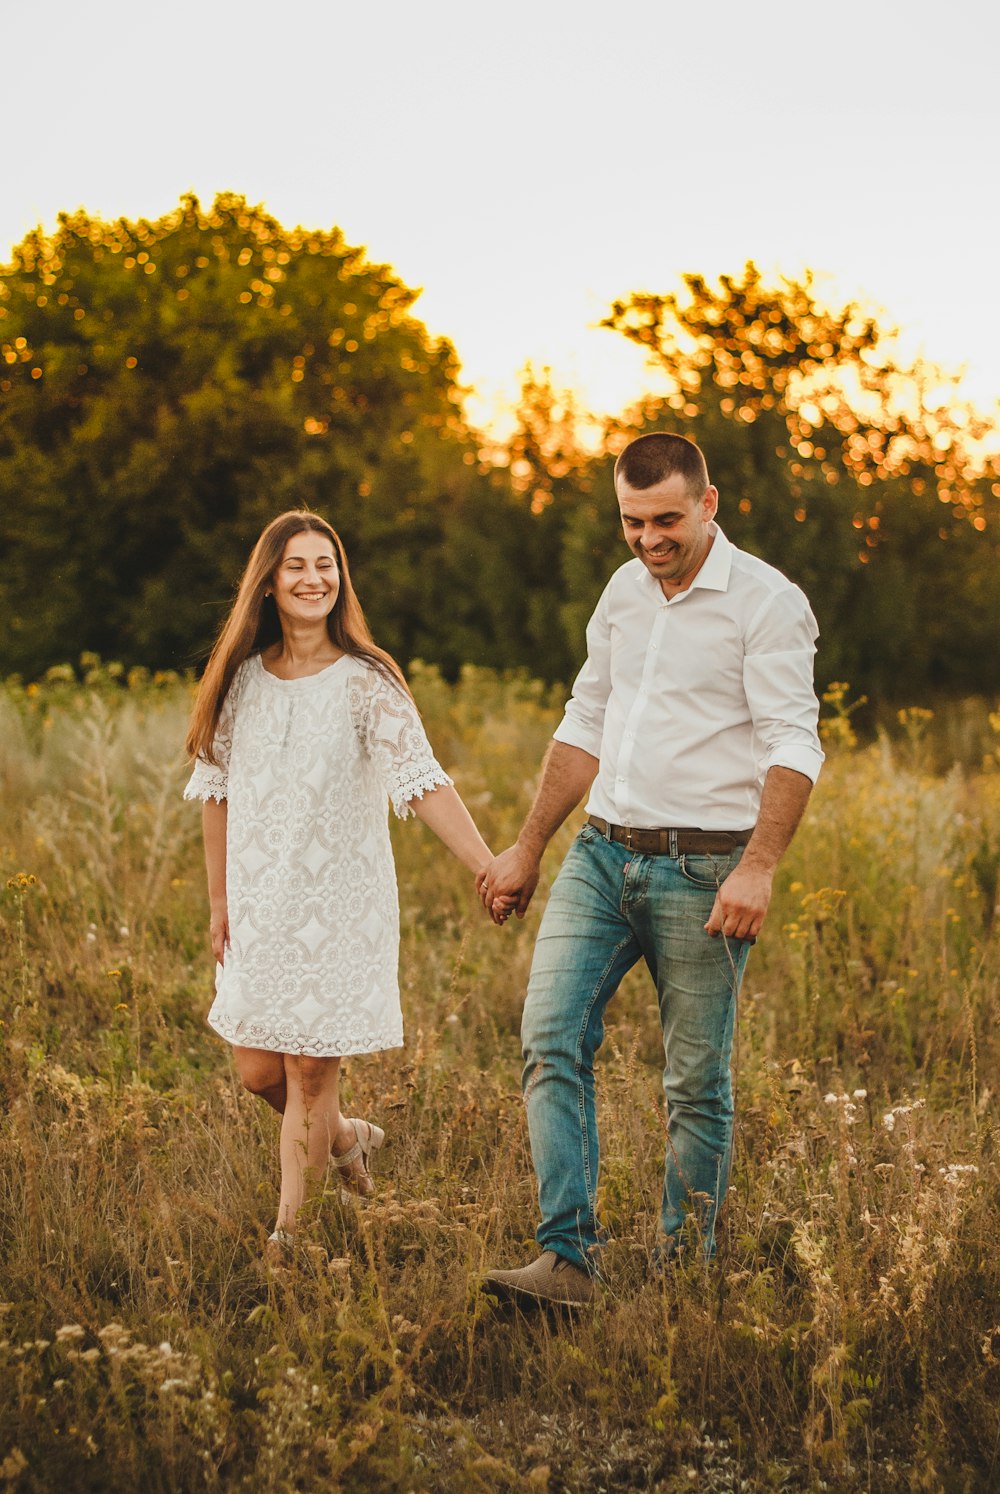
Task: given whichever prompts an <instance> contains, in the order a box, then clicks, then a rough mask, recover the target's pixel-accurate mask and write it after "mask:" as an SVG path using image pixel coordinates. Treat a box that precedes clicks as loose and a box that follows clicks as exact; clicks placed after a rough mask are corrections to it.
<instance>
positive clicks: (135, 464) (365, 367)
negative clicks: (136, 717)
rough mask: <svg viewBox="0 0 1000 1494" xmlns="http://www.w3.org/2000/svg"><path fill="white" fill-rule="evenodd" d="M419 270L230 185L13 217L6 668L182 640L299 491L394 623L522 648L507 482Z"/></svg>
mask: <svg viewBox="0 0 1000 1494" xmlns="http://www.w3.org/2000/svg"><path fill="white" fill-rule="evenodd" d="M414 295H415V293H414V292H413V291H411V290H409V289H408V288H407V287H406V286H405V285H403V284H402V283H401V282H400V281H399V280H398V278H397V277H396V276H395V275H394V274H393V273H392V272H391V271H390V270H389V269H388V268H387V267H386V266H384V265H373V264H370V263H368V262H367V261H366V259H365V257H364V255H363V253H362V252H361V251H360V250H358V249H353V248H350V247H348V246H347V245H346V244H345V243H344V242H343V239H342V236H341V234H340V233H339V231H338V230H333V231H331V232H327V233H321V232H311V231H309V232H307V231H304V230H298V229H296V230H293V231H291V232H289V231H286V230H284V229H283V228H282V227H281V226H280V225H279V224H278V223H276V222H275V221H274V219H273V218H270V217H268V216H267V215H266V214H265V213H263V212H262V211H261V210H260V209H257V208H251V207H248V206H247V204H246V202H245V201H244V200H243V199H242V198H240V197H235V196H220V197H219V198H217V200H216V202H215V203H214V205H213V207H212V208H211V210H210V211H208V212H205V211H203V210H202V209H201V208H200V206H199V204H198V202H197V201H196V200H195V199H194V198H193V197H188V198H186V199H184V200H183V201H182V203H181V205H180V206H179V208H178V209H177V210H176V211H174V212H173V213H171V214H169V215H168V216H166V217H164V218H162V219H160V220H158V221H157V222H155V223H150V222H139V223H129V222H125V221H124V220H122V221H119V222H117V223H113V224H111V223H104V222H101V221H99V220H96V219H94V218H91V217H89V216H87V215H85V214H82V213H80V214H76V215H74V216H71V217H70V216H63V217H62V218H61V220H60V226H59V229H58V231H57V232H56V233H55V234H54V235H53V236H51V237H46V236H43V235H42V234H41V233H35V234H32V235H29V237H28V238H27V239H26V240H25V241H24V243H22V244H21V245H20V246H19V247H18V248H17V249H16V250H15V254H14V261H13V264H12V265H11V266H9V267H8V268H7V269H6V270H5V271H4V272H3V274H2V276H0V358H2V360H3V362H2V363H0V505H2V518H0V543H2V549H3V567H2V573H0V609H2V614H3V616H4V622H5V626H4V630H3V637H2V640H0V654H2V662H0V668H3V669H5V670H19V671H21V672H23V673H25V674H28V675H31V674H35V673H37V672H39V671H41V670H42V669H44V668H45V667H47V666H48V665H50V664H52V663H53V662H56V661H58V660H61V659H64V658H67V657H69V656H75V654H77V653H78V652H79V651H80V650H81V649H83V648H87V649H91V650H94V651H96V652H98V653H101V654H104V655H105V656H106V657H112V658H116V659H121V660H123V661H124V662H125V663H133V662H135V663H142V664H149V665H161V666H162V665H168V664H170V665H177V664H182V665H183V664H188V663H191V662H193V661H194V660H195V659H196V658H198V657H199V656H201V655H202V654H203V653H204V652H205V650H206V648H207V646H208V644H209V642H210V640H211V638H212V636H213V634H214V631H215V628H216V626H217V624H218V621H219V618H220V615H221V612H222V610H223V609H224V607H225V605H226V603H227V602H228V600H229V598H230V597H231V595H232V590H233V583H234V580H235V578H236V577H237V576H238V574H239V571H240V569H241V567H242V564H243V563H244V561H245V559H246V556H247V554H248V551H249V547H250V545H251V544H252V542H253V540H254V539H255V538H256V536H257V534H258V533H259V531H260V530H261V528H262V527H263V525H264V524H265V523H266V522H267V521H268V520H269V519H270V518H272V517H273V516H274V515H275V514H276V513H279V512H280V511H281V510H283V509H286V508H290V507H297V506H302V505H305V506H308V507H311V508H314V509H316V510H318V511H319V512H321V513H323V514H324V515H325V516H326V517H327V518H329V519H330V521H331V522H332V523H333V524H334V525H335V527H336V528H337V529H338V530H339V531H340V532H341V534H342V535H343V538H344V541H345V544H346V545H347V549H348V554H349V556H350V558H351V561H352V569H353V571H354V574H355V581H356V584H357V586H358V589H359V592H360V594H361V597H362V601H363V603H364V605H365V607H366V610H367V611H368V613H369V617H370V618H371V621H372V624H373V628H374V630H375V632H376V636H377V637H378V638H379V640H380V641H381V642H382V643H383V644H384V645H385V646H386V647H388V648H390V649H392V650H393V651H395V652H397V653H400V654H401V655H402V656H403V657H408V656H410V655H412V654H415V653H424V654H426V655H427V656H429V657H431V658H433V659H435V660H437V661H438V662H441V663H443V664H445V665H446V667H451V668H456V667H457V666H458V664H459V663H461V662H463V661H465V660H471V661H473V662H482V663H487V664H502V663H509V662H519V661H521V660H523V659H524V658H525V656H526V655H527V654H528V653H529V652H530V641H529V639H528V638H526V637H525V636H524V629H523V627H522V624H521V619H522V617H523V615H524V613H525V606H524V601H525V599H524V594H523V588H522V587H520V586H519V577H520V571H519V568H518V566H517V564H516V561H515V560H514V558H513V557H514V553H515V552H516V550H517V548H518V540H519V535H518V534H517V532H516V525H514V524H513V522H512V521H513V520H515V519H516V518H517V515H518V513H519V512H520V510H521V508H522V507H523V505H519V504H517V503H516V502H515V500H514V495H513V494H512V493H511V492H510V489H509V484H508V483H507V481H506V478H505V477H504V475H503V474H502V473H494V472H493V470H492V468H489V467H488V466H487V465H485V464H484V463H483V462H482V461H481V460H480V457H479V455H478V448H477V443H476V441H475V440H474V439H473V436H472V435H471V434H470V432H469V431H468V429H467V426H466V424H465V421H464V418H463V414H462V409H461V404H460V394H459V390H458V388H457V385H456V378H457V371H458V365H457V361H456V358H455V354H454V352H453V350H452V348H451V346H450V345H449V344H448V343H447V342H446V341H435V340H433V339H431V338H430V337H429V336H428V334H427V332H426V329H425V328H424V327H423V325H422V324H421V323H420V322H419V321H418V320H417V319H416V318H415V317H414V316H413V315H412V314H411V310H410V308H411V305H412V302H413V300H414ZM488 583H491V584H488Z"/></svg>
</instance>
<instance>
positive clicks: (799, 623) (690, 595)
mask: <svg viewBox="0 0 1000 1494" xmlns="http://www.w3.org/2000/svg"><path fill="white" fill-rule="evenodd" d="M712 532H713V535H714V540H713V544H712V548H711V550H710V551H709V553H708V555H707V557H706V559H705V562H704V564H703V565H702V567H701V570H700V571H699V572H698V574H697V575H696V576H695V578H694V580H693V581H692V583H691V585H690V586H689V587H688V589H687V590H686V591H682V592H679V593H678V594H677V595H676V596H674V597H671V598H670V600H669V601H668V600H667V598H666V597H665V596H664V594H663V592H662V591H661V589H660V585H659V582H658V581H656V580H654V578H653V577H652V576H651V575H650V573H649V571H647V569H646V567H645V566H644V565H643V563H642V561H641V560H630V561H628V562H627V563H626V564H625V565H623V566H622V567H621V568H620V569H619V570H617V571H616V572H615V574H614V575H613V576H612V577H611V580H610V581H609V582H608V584H607V586H606V587H605V589H604V594H603V596H602V597H601V600H600V601H599V602H598V604H597V608H596V610H595V612H594V615H593V617H592V618H591V620H590V622H589V624H588V626H587V662H586V663H585V664H584V666H583V668H582V669H581V670H580V673H579V674H578V675H577V678H576V682H575V684H574V685H573V695H572V698H571V699H570V700H569V701H568V702H567V705H566V712H565V715H564V716H563V719H562V722H561V723H560V725H559V727H558V729H557V731H556V733H555V739H556V741H557V742H567V743H569V744H570V745H571V746H573V747H581V748H582V749H583V750H584V751H585V752H589V753H591V755H592V756H594V757H596V758H598V759H599V760H600V769H599V771H598V774H597V777H596V779H595V780H594V785H593V788H592V789H591V793H590V798H589V799H588V801H587V810H588V813H590V814H595V815H599V816H600V817H601V818H602V819H605V820H608V821H610V822H611V823H612V824H615V825H631V826H632V827H633V828H634V829H644V830H648V829H669V828H671V827H677V828H689V829H701V830H749V829H750V828H751V827H752V826H753V825H754V824H755V823H756V820H757V811H758V810H759V808H760V796H761V789H762V786H763V782H764V776H765V774H766V773H767V770H768V768H772V767H775V766H781V767H784V768H794V769H795V770H796V772H799V773H804V774H805V775H806V777H807V778H809V779H811V780H812V781H813V782H815V780H816V778H817V777H818V775H819V770H820V765H821V764H822V761H823V753H822V750H821V748H820V744H819V736H818V734H817V730H816V726H817V719H818V716H819V704H818V702H817V699H816V693H815V690H814V689H813V656H814V654H815V652H816V638H817V636H818V631H819V630H818V629H817V627H816V620H815V618H814V617H813V615H812V612H811V610H810V607H809V603H808V602H807V601H806V598H805V596H804V595H803V594H802V592H801V591H800V590H799V588H798V587H797V586H795V585H794V584H793V583H792V582H791V581H789V580H788V579H787V577H785V576H783V575H782V574H781V572H780V571H776V570H775V569H774V567H773V566H770V565H767V564H766V563H765V562H764V561H763V560H758V559H757V558H756V556H753V555H747V554H746V553H745V552H744V551H742V550H737V548H736V547H735V545H731V544H730V543H729V541H728V540H727V539H726V537H725V535H724V534H723V533H722V530H721V529H720V528H719V527H718V525H717V524H713V525H712Z"/></svg>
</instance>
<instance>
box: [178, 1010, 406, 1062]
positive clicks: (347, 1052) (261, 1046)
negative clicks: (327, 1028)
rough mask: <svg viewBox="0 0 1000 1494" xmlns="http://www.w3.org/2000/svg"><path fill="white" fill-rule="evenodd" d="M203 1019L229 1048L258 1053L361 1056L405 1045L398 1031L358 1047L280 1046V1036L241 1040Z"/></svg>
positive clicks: (216, 1024)
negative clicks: (386, 1038)
mask: <svg viewBox="0 0 1000 1494" xmlns="http://www.w3.org/2000/svg"><path fill="white" fill-rule="evenodd" d="M205 1021H206V1022H207V1024H208V1026H209V1027H210V1028H211V1029H212V1031H213V1032H214V1033H216V1034H217V1035H218V1036H219V1037H220V1038H222V1039H223V1041H224V1042H227V1043H228V1044H229V1045H230V1047H231V1048H250V1049H252V1050H253V1051H255V1052H258V1053H287V1054H288V1055H289V1057H291V1058H363V1057H365V1055H366V1054H372V1053H390V1052H391V1051H392V1050H393V1049H394V1048H403V1047H405V1042H404V1039H403V1035H402V1033H400V1035H399V1038H398V1039H395V1038H394V1039H391V1040H389V1041H384V1040H382V1039H377V1040H376V1041H375V1042H373V1043H370V1044H368V1045H367V1046H364V1047H359V1046H358V1045H357V1044H354V1045H349V1044H345V1045H343V1046H341V1047H339V1048H336V1049H328V1048H327V1047H326V1046H325V1045H322V1046H319V1045H314V1046H309V1045H307V1044H302V1045H301V1046H300V1047H298V1048H290V1047H288V1046H282V1039H280V1038H275V1039H274V1041H273V1042H270V1043H269V1042H266V1041H261V1040H260V1039H261V1035H260V1034H256V1033H255V1034H254V1037H256V1038H257V1041H256V1042H243V1041H241V1039H240V1038H239V1037H237V1036H236V1035H235V1034H234V1033H233V1031H232V1028H229V1030H227V1028H226V1027H225V1026H223V1025H222V1024H221V1023H219V1022H213V1021H212V1018H211V1015H209V1016H208V1017H206V1018H205Z"/></svg>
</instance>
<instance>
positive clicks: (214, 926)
mask: <svg viewBox="0 0 1000 1494" xmlns="http://www.w3.org/2000/svg"><path fill="white" fill-rule="evenodd" d="M208 931H209V937H210V939H211V941H212V953H213V954H214V955H215V960H216V963H217V964H219V965H224V964H225V963H226V950H227V949H228V948H229V905H228V904H227V903H226V901H225V899H223V900H222V901H221V902H218V903H213V904H212V912H211V916H210V918H209V922H208Z"/></svg>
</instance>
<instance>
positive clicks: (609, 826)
mask: <svg viewBox="0 0 1000 1494" xmlns="http://www.w3.org/2000/svg"><path fill="white" fill-rule="evenodd" d="M614 828H615V827H614V825H612V823H611V821H610V820H605V822H604V839H605V840H606V841H607V842H608V845H610V844H611V832H612V830H613V829H614Z"/></svg>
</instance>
